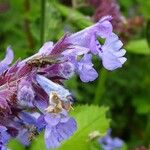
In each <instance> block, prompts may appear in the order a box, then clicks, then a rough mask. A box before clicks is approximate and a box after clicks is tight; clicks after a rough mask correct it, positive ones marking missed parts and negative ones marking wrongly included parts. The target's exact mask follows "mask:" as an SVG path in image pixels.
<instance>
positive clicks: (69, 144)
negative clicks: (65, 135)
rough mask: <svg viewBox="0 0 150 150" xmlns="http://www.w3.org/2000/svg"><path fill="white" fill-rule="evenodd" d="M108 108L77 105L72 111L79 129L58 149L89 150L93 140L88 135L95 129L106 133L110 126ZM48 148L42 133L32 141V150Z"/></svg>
mask: <svg viewBox="0 0 150 150" xmlns="http://www.w3.org/2000/svg"><path fill="white" fill-rule="evenodd" d="M107 110H108V108H106V107H98V106H87V105H86V106H77V107H75V108H74V111H72V112H71V116H73V117H74V118H75V119H76V121H77V126H78V129H77V131H76V132H75V134H74V135H73V136H72V137H71V138H70V139H68V140H67V141H65V142H64V143H62V145H61V147H59V148H58V149H57V150H76V149H82V150H88V149H90V145H91V142H90V140H89V138H88V135H89V134H90V133H91V132H93V131H95V130H96V131H99V132H100V133H101V134H105V133H106V132H107V130H108V128H109V119H107V118H106V112H107ZM35 149H36V150H41V149H42V150H46V148H45V144H44V139H43V135H40V136H39V137H37V138H36V140H35V141H34V142H33V143H32V145H31V148H30V150H35Z"/></svg>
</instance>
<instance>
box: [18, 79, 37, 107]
mask: <svg viewBox="0 0 150 150" xmlns="http://www.w3.org/2000/svg"><path fill="white" fill-rule="evenodd" d="M34 97H35V93H34V91H33V88H32V85H31V83H30V82H29V81H27V80H22V81H21V82H20V83H19V87H18V93H17V98H18V104H19V105H21V106H22V107H23V106H32V102H33V100H34Z"/></svg>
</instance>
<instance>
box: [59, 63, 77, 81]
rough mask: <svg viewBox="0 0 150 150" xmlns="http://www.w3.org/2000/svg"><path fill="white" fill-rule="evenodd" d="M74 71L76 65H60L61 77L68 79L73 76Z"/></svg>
mask: <svg viewBox="0 0 150 150" xmlns="http://www.w3.org/2000/svg"><path fill="white" fill-rule="evenodd" d="M74 70H75V68H74V65H73V64H72V63H71V62H69V61H68V62H65V63H62V64H60V65H59V71H60V75H61V76H62V77H64V78H66V79H69V78H70V77H72V76H73V74H74Z"/></svg>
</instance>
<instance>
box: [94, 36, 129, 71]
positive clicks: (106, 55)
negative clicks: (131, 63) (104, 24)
mask: <svg viewBox="0 0 150 150" xmlns="http://www.w3.org/2000/svg"><path fill="white" fill-rule="evenodd" d="M94 41H96V42H94ZM122 46H123V43H122V42H121V41H120V40H119V38H118V36H117V35H116V34H114V33H112V34H111V35H110V36H109V37H107V38H106V40H105V43H104V44H103V45H101V44H100V43H99V42H98V40H97V39H93V43H92V47H93V48H92V52H93V53H94V54H97V55H98V56H99V57H100V58H101V59H102V63H103V66H104V67H105V68H106V69H107V70H114V69H117V68H120V67H122V64H124V62H125V61H126V60H127V59H126V58H125V57H123V56H124V54H125V53H126V51H125V50H124V49H121V47H122Z"/></svg>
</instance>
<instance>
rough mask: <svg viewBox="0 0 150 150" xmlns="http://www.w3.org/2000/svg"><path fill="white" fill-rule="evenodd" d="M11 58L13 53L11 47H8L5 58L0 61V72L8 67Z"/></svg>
mask: <svg viewBox="0 0 150 150" xmlns="http://www.w3.org/2000/svg"><path fill="white" fill-rule="evenodd" d="M13 59H14V53H13V51H12V49H11V48H10V47H8V48H7V51H6V56H5V58H4V59H3V60H2V61H0V74H1V73H3V72H4V71H5V70H6V69H8V67H9V65H10V64H11V63H12V61H13Z"/></svg>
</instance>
